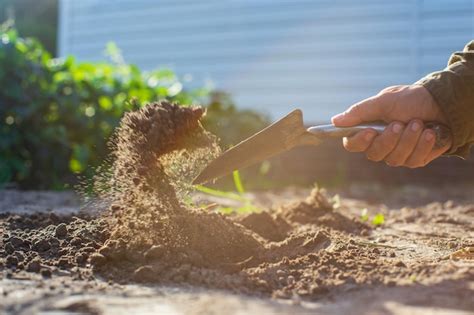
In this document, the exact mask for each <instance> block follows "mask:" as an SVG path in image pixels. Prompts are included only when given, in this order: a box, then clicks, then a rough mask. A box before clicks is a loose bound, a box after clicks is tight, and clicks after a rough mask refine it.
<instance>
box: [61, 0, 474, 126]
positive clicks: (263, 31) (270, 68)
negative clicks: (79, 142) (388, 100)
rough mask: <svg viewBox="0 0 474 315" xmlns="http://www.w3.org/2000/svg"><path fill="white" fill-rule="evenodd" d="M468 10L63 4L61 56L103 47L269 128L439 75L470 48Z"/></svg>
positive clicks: (463, 3) (277, 0)
mask: <svg viewBox="0 0 474 315" xmlns="http://www.w3.org/2000/svg"><path fill="white" fill-rule="evenodd" d="M473 3H474V0H452V1H441V0H434V1H433V0H430V1H428V0H425V1H423V0H406V1H397V2H389V1H378V0H362V1H351V0H333V1H330V0H260V1H251V0H227V1H222V0H203V1H191V0H189V1H172V0H159V1H157V0H109V1H101V0H82V1H74V0H61V11H60V30H59V54H60V55H61V56H64V55H67V54H74V55H76V56H77V57H78V58H79V59H80V60H92V61H94V60H101V59H103V58H104V57H103V50H104V48H105V45H106V43H107V42H109V41H114V42H116V43H117V45H118V46H119V47H120V48H121V49H122V51H123V55H124V57H125V59H126V60H127V61H128V62H131V63H135V64H137V65H138V66H140V67H141V68H143V69H152V68H156V67H161V66H167V67H170V68H172V69H174V70H175V71H176V72H177V73H178V74H179V75H184V74H191V75H192V77H193V82H192V83H191V84H193V85H196V86H199V85H202V84H204V82H207V81H208V80H212V81H213V83H214V85H215V86H216V87H217V88H221V89H225V90H226V91H229V92H230V93H232V94H233V96H234V99H235V100H236V102H237V104H238V105H239V106H245V107H252V108H258V109H261V110H265V111H267V112H269V113H270V114H272V115H273V116H274V117H278V116H281V115H283V114H285V113H286V112H288V111H289V110H291V109H292V108H293V107H295V106H298V107H301V108H303V109H304V111H305V116H306V117H307V120H312V121H317V120H325V119H328V118H329V117H330V116H331V115H332V114H334V113H337V112H338V111H340V110H342V109H344V108H345V107H347V106H348V105H350V104H351V103H353V102H355V101H357V100H359V99H360V98H364V97H367V96H370V95H371V94H373V93H376V92H377V91H378V90H380V89H382V88H384V87H385V86H387V85H393V84H403V83H411V82H414V81H416V80H417V79H419V77H420V76H422V75H424V74H426V73H428V72H431V71H434V70H438V69H441V68H443V67H444V66H445V64H446V62H447V59H448V57H449V54H450V53H451V52H452V51H454V50H457V49H462V46H463V45H464V44H465V43H466V42H467V41H469V40H470V39H471V38H472V37H473V21H474V19H473V15H474V14H473V6H474V4H473Z"/></svg>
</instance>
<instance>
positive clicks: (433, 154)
mask: <svg viewBox="0 0 474 315" xmlns="http://www.w3.org/2000/svg"><path fill="white" fill-rule="evenodd" d="M450 147H451V141H450V142H449V143H448V144H447V145H445V146H443V147H441V148H438V149H433V150H431V152H430V153H429V154H428V157H427V158H426V160H425V165H426V164H428V163H430V162H431V161H433V160H434V159H436V158H438V157H440V156H441V155H442V154H444V153H445V152H446V151H448V150H449V148H450Z"/></svg>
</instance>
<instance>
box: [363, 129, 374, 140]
mask: <svg viewBox="0 0 474 315" xmlns="http://www.w3.org/2000/svg"><path fill="white" fill-rule="evenodd" d="M374 136H375V134H374V133H373V132H371V131H367V132H366V133H365V135H364V139H365V141H370V140H372V139H373V138H374Z"/></svg>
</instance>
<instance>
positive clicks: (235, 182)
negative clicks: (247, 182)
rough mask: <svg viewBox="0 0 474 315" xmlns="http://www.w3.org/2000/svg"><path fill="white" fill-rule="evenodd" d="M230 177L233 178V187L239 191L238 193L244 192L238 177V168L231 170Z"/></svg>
mask: <svg viewBox="0 0 474 315" xmlns="http://www.w3.org/2000/svg"><path fill="white" fill-rule="evenodd" d="M232 177H233V179H234V185H235V189H237V191H238V192H239V194H241V195H243V194H245V189H244V185H243V184H242V180H241V179H240V173H239V171H238V170H235V171H233V172H232Z"/></svg>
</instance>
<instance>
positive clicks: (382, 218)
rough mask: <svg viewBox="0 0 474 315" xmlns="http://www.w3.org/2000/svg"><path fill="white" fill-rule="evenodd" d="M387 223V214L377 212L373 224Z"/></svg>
mask: <svg viewBox="0 0 474 315" xmlns="http://www.w3.org/2000/svg"><path fill="white" fill-rule="evenodd" d="M384 223H385V216H384V215H383V214H382V213H377V214H376V215H375V216H374V218H373V219H372V224H373V225H375V226H379V225H382V224H384Z"/></svg>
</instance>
